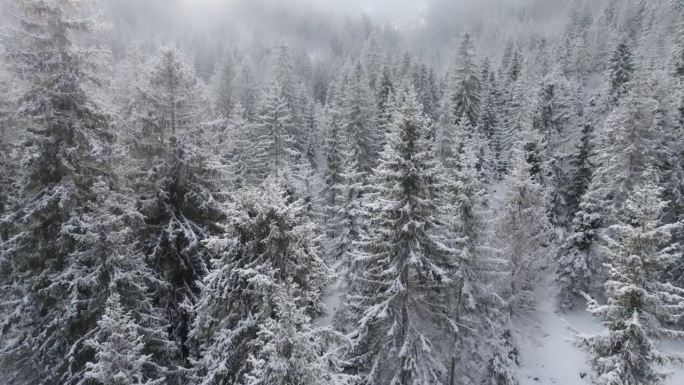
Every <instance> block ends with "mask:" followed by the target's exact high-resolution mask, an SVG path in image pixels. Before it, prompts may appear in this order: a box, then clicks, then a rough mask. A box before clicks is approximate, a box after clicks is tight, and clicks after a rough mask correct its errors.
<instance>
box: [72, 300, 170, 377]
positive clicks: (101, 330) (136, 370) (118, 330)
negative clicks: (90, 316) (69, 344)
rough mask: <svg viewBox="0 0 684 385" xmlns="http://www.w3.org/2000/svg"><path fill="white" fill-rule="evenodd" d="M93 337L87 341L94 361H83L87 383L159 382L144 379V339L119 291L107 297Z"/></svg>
mask: <svg viewBox="0 0 684 385" xmlns="http://www.w3.org/2000/svg"><path fill="white" fill-rule="evenodd" d="M97 325H98V331H97V333H96V335H95V337H93V338H91V339H89V340H87V341H86V345H88V346H89V347H91V348H92V349H93V350H95V362H89V363H88V364H87V365H86V371H85V375H84V378H85V380H86V381H87V382H88V383H94V384H102V385H104V384H107V385H109V384H111V385H138V384H140V385H143V384H145V385H152V384H157V383H162V381H163V379H159V380H158V381H147V380H145V379H144V376H143V371H144V367H145V365H148V364H149V361H150V359H151V357H150V356H149V355H145V354H143V347H144V345H145V344H144V342H143V339H142V337H141V335H140V334H139V333H138V325H136V323H135V322H134V321H133V319H132V318H131V316H130V315H128V314H126V312H125V310H124V308H123V307H122V306H121V302H120V300H119V295H118V294H116V293H114V294H112V295H111V296H110V297H109V299H108V300H107V305H106V307H105V312H104V314H103V315H102V318H101V319H100V320H99V321H98V322H97Z"/></svg>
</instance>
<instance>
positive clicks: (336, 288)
mask: <svg viewBox="0 0 684 385" xmlns="http://www.w3.org/2000/svg"><path fill="white" fill-rule="evenodd" d="M331 270H332V271H333V276H332V277H330V280H329V281H328V286H327V287H326V288H325V294H324V297H323V303H324V304H325V314H323V316H322V317H320V318H318V319H316V320H314V323H315V324H316V325H318V326H329V325H330V324H332V321H333V318H334V317H335V314H336V313H337V310H338V309H339V307H340V305H341V304H342V300H343V298H344V294H345V287H344V285H343V282H344V279H342V277H341V275H342V274H343V273H344V272H343V271H342V262H336V263H334V264H333V265H332V267H331Z"/></svg>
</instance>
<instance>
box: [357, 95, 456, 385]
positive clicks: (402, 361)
mask: <svg viewBox="0 0 684 385" xmlns="http://www.w3.org/2000/svg"><path fill="white" fill-rule="evenodd" d="M399 103H400V104H399V112H398V113H397V115H396V118H395V122H394V129H393V131H392V134H391V136H390V142H389V144H388V146H387V147H386V148H385V151H384V153H383V156H382V160H381V164H380V166H379V168H378V174H377V175H378V181H377V182H378V183H377V184H376V188H377V190H376V191H377V193H376V194H377V195H378V198H377V200H374V201H375V202H378V203H377V204H376V205H375V206H372V207H371V208H370V209H371V210H372V211H373V212H375V213H376V214H375V218H374V220H373V223H372V225H371V226H369V229H373V231H372V232H370V233H369V234H367V235H366V236H365V238H364V239H363V241H362V242H361V243H360V244H359V247H361V249H362V251H361V252H359V254H358V256H357V257H356V261H355V264H356V265H357V266H358V267H356V268H355V271H356V272H357V273H356V274H355V275H354V278H353V290H352V294H351V296H350V301H351V302H350V306H352V308H353V309H355V310H356V311H357V312H358V314H359V315H360V317H359V318H358V320H357V324H356V328H355V330H354V331H353V333H352V335H353V336H354V339H355V350H354V359H353V364H354V365H355V368H356V369H357V370H359V371H360V372H361V373H362V375H363V378H364V381H365V383H369V384H371V383H373V384H418V383H430V382H439V381H443V380H444V377H445V373H444V364H443V363H442V362H441V360H440V359H439V357H438V355H437V349H438V346H439V344H440V341H438V340H434V339H431V336H432V335H433V333H434V332H435V331H436V330H442V331H444V332H446V333H453V332H455V331H456V329H457V327H456V325H455V323H454V322H453V320H452V319H451V318H450V315H449V309H448V308H447V306H446V296H447V295H448V288H449V286H450V284H451V282H452V278H451V272H452V270H453V261H452V259H451V258H450V254H451V252H452V250H451V249H449V248H448V247H447V246H445V242H446V228H445V227H444V225H443V224H442V223H441V222H440V221H439V220H438V219H437V218H438V217H439V215H440V212H439V210H440V207H439V206H437V202H436V201H434V200H432V199H433V198H435V197H437V195H436V194H438V188H439V187H440V186H439V184H440V182H439V175H438V174H437V165H436V163H435V160H433V158H432V154H431V152H432V151H431V150H432V149H431V146H430V144H429V142H428V140H427V138H426V131H427V126H426V121H425V118H424V117H423V116H422V114H421V110H420V106H419V102H418V101H417V97H416V94H415V92H414V91H412V90H409V91H406V92H405V93H404V95H402V97H400V98H399Z"/></svg>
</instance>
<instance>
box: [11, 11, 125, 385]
mask: <svg viewBox="0 0 684 385" xmlns="http://www.w3.org/2000/svg"><path fill="white" fill-rule="evenodd" d="M11 5H12V8H11V12H12V15H13V16H14V17H15V19H16V20H18V23H17V24H16V27H13V28H12V29H10V30H8V32H7V36H6V38H5V39H3V45H4V48H5V50H6V58H7V61H8V62H9V64H10V67H11V68H12V69H13V71H14V73H15V74H16V76H17V77H18V78H20V79H22V80H23V81H24V82H25V83H26V87H27V88H26V92H25V93H24V94H23V95H22V97H21V99H20V104H19V105H18V110H17V111H18V112H19V114H18V117H17V118H18V122H17V123H18V124H21V125H22V126H23V127H24V129H25V132H24V133H23V141H22V144H21V148H22V153H23V154H24V156H23V159H22V160H21V162H22V163H21V164H22V171H21V177H20V181H19V183H20V191H19V197H20V198H19V201H18V202H17V208H16V210H14V211H12V212H8V213H7V215H6V216H5V217H4V218H3V222H5V223H11V226H9V229H10V231H11V237H10V238H8V242H6V243H5V244H4V245H3V251H2V253H3V255H2V265H3V266H2V271H3V273H2V274H1V276H2V278H0V279H1V285H2V286H1V287H2V295H3V298H5V299H4V301H3V303H2V305H1V306H2V307H1V314H2V319H3V321H2V334H1V339H0V346H1V347H0V351H1V353H0V354H2V355H3V357H4V358H3V364H2V366H8V367H7V368H5V369H6V370H5V372H6V373H7V377H6V378H5V380H6V381H8V382H11V383H35V384H72V383H76V382H78V381H80V380H81V379H82V375H83V368H84V365H85V362H86V361H87V360H88V351H87V349H86V348H85V347H84V345H83V340H84V338H85V337H86V336H87V335H88V334H89V333H91V332H92V330H93V329H94V327H95V321H96V316H97V314H98V312H99V311H101V303H100V301H99V299H100V298H101V297H102V293H103V291H104V290H105V289H103V288H102V287H101V286H100V281H99V280H100V279H107V277H100V276H99V275H97V274H94V273H97V272H98V271H99V269H100V268H101V266H102V264H103V262H102V261H103V260H105V261H106V259H107V258H109V257H110V255H109V250H107V248H106V243H107V242H106V241H102V239H101V238H100V234H98V232H97V231H94V229H95V228H97V226H98V222H97V221H98V220H101V219H102V218H99V217H98V216H97V214H94V213H93V212H92V210H98V203H99V202H98V201H97V198H98V192H97V188H96V187H95V185H96V183H97V181H98V180H101V179H105V180H107V179H108V178H109V177H110V176H111V175H110V174H109V172H108V170H107V157H108V156H109V141H110V139H111V137H112V135H111V130H110V128H111V117H110V116H109V115H107V113H105V111H106V108H105V107H104V106H103V105H102V104H101V103H100V102H99V99H98V98H97V97H95V96H94V92H93V90H94V89H96V88H97V86H98V82H99V80H100V76H99V70H101V69H102V63H103V62H102V60H101V59H102V56H101V54H103V51H101V50H99V49H97V48H94V47H92V46H88V45H79V44H78V43H77V42H80V41H82V40H80V39H81V38H82V37H83V35H82V34H84V33H85V34H88V33H94V32H93V31H94V30H95V29H97V28H99V27H100V26H101V23H100V22H101V20H99V18H97V17H95V16H94V15H93V13H92V8H91V7H90V4H89V3H88V2H87V1H81V2H72V1H50V2H45V1H38V0H35V1H34V0H30V1H17V2H13V3H12V4H11ZM3 227H5V226H3ZM105 239H106V237H105ZM105 288H106V286H105Z"/></svg>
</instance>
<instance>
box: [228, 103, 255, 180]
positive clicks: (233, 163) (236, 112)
mask: <svg viewBox="0 0 684 385" xmlns="http://www.w3.org/2000/svg"><path fill="white" fill-rule="evenodd" d="M244 116H245V109H244V108H243V107H242V105H241V104H240V103H239V102H237V103H236V104H235V106H234V107H233V112H232V113H231V115H230V116H229V117H228V119H227V121H226V124H227V127H226V133H227V136H226V138H225V139H226V143H220V144H218V145H220V146H222V148H221V149H220V156H221V158H222V160H223V161H224V162H227V164H228V174H229V179H228V183H230V185H231V190H232V191H237V190H239V189H241V188H243V187H246V186H255V185H257V184H259V182H258V178H257V170H258V169H259V167H258V166H257V164H256V162H257V160H256V159H255V157H254V151H255V142H256V141H257V137H256V125H255V124H252V123H249V122H248V121H247V120H246V119H245V118H244Z"/></svg>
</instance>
